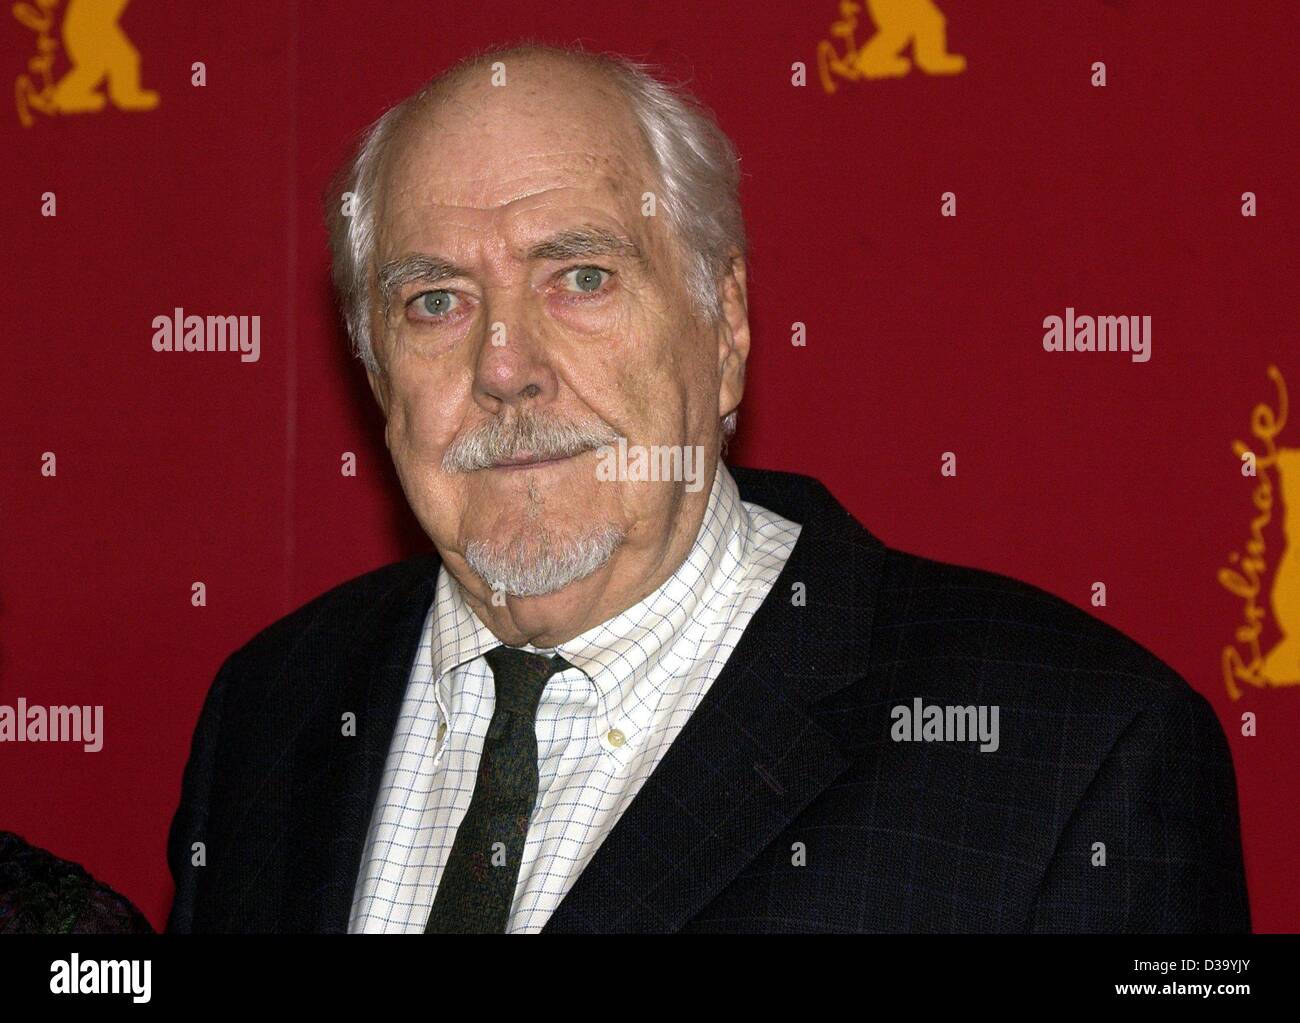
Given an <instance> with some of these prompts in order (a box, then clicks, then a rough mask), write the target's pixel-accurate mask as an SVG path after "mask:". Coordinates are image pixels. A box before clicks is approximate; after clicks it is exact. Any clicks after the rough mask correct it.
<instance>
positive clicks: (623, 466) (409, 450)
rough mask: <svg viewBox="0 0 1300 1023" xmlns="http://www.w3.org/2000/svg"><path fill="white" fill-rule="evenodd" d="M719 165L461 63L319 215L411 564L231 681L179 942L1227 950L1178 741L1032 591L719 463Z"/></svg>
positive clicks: (1163, 684) (517, 73)
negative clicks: (418, 552) (495, 939)
mask: <svg viewBox="0 0 1300 1023" xmlns="http://www.w3.org/2000/svg"><path fill="white" fill-rule="evenodd" d="M738 177H739V175H738V171H737V161H736V156H735V153H734V151H733V149H732V147H731V145H730V144H729V142H728V141H727V139H726V137H725V136H724V135H723V134H722V133H721V131H720V130H719V129H718V128H717V126H716V124H715V123H714V121H713V120H712V119H711V117H710V116H709V115H708V114H707V113H706V112H704V111H703V110H702V109H701V108H700V107H699V106H698V105H696V104H695V103H694V102H693V101H691V100H690V99H689V98H688V97H687V96H685V95H684V94H683V93H682V92H680V91H679V90H676V89H673V88H670V87H667V86H665V85H663V84H661V83H659V82H658V81H656V80H655V79H654V78H653V77H650V76H649V75H648V74H646V73H645V70H644V69H643V68H641V67H639V66H637V65H635V64H632V63H630V62H627V61H624V60H622V59H619V58H614V57H605V56H595V55H590V54H586V53H583V52H581V51H570V50H556V49H551V48H547V47H541V46H533V45H528V46H523V47H514V48H509V49H500V50H495V51H489V52H487V53H484V54H479V55H477V56H475V57H474V58H471V59H469V60H466V61H464V62H462V63H461V64H460V65H458V66H457V67H455V68H453V69H452V70H451V71H450V72H448V73H446V74H444V75H443V76H441V77H439V78H437V79H435V80H434V81H433V82H431V83H430V84H429V85H428V86H426V87H425V88H424V89H423V90H421V91H420V92H419V93H417V94H416V95H414V96H412V97H410V98H409V99H407V100H406V101H404V102H403V103H401V104H400V105H398V106H397V107H395V108H393V109H392V110H390V111H389V112H388V113H386V114H385V115H384V116H383V117H382V118H380V120H379V121H378V122H376V123H375V125H373V126H372V127H371V129H370V130H369V132H368V133H367V134H366V136H365V138H364V140H363V142H362V144H361V146H360V147H359V149H358V151H357V153H356V155H355V157H354V158H353V160H352V161H351V162H350V163H349V164H348V165H347V167H345V168H344V170H343V172H342V173H341V175H340V178H339V180H338V182H337V187H336V189H335V192H334V194H333V197H332V198H331V200H330V204H329V216H330V221H331V230H332V245H333V254H334V268H335V280H336V284H337V286H338V288H339V291H340V295H341V297H342V304H343V308H344V312H345V315H346V319H347V323H348V328H349V333H350V335H351V337H352V339H353V342H354V344H355V346H356V349H357V351H358V354H359V355H360V356H361V358H362V360H363V361H364V364H365V367H366V371H367V373H368V376H369V381H370V385H371V388H372V390H373V393H374V396H375V398H376V400H377V401H378V402H379V404H380V406H382V408H383V411H384V414H385V416H386V418H387V431H386V438H387V444H388V448H389V451H390V452H391V454H392V457H393V461H394V463H395V465H396V467H397V471H398V474H399V477H400V479H401V482H402V487H403V490H404V492H405V494H406V498H407V500H408V501H409V502H410V505H411V508H412V509H413V510H414V512H415V515H416V517H417V518H418V519H419V521H420V524H421V525H422V526H423V527H424V529H425V531H426V532H427V533H428V535H429V537H430V538H431V540H432V541H433V544H434V546H435V547H436V549H437V554H436V555H428V556H423V557H417V558H414V559H411V560H408V561H404V562H402V563H399V564H396V565H392V566H389V567H387V568H384V569H381V570H379V571H377V572H373V573H371V574H369V575H366V576H363V577H361V578H359V579H356V580H353V581H351V582H349V583H346V584H344V585H342V586H340V587H338V588H337V589H335V590H332V591H331V592H329V593H327V594H325V595H324V596H322V597H320V598H318V599H317V600H315V601H313V602H312V603H310V604H308V605H307V606H306V607H304V608H302V609H301V610H299V611H297V612H296V613H294V614H291V615H289V616H288V617H287V618H285V619H283V620H282V621H280V622H278V623H276V624H274V625H272V626H271V627H270V628H268V629H267V630H265V631H264V632H262V633H261V634H260V635H258V636H257V637H255V638H254V639H253V640H251V641H250V642H249V643H248V644H247V645H246V646H244V647H243V648H242V649H240V650H238V651H236V652H235V653H234V654H233V655H232V656H231V657H230V658H229V659H228V660H227V661H226V663H225V664H224V665H223V666H222V668H221V670H220V672H219V673H218V675H217V677H216V680H215V682H214V683H213V686H212V688H211V691H210V693H209V695H208V697H207V701H206V703H205V705H204V708H203V711H202V714H201V717H200V719H199V723H198V727H197V730H196V733H195V736H194V743H193V749H192V752H191V756H190V760H189V764H188V766H187V768H186V771H185V775H184V781H183V786H182V794H181V802H180V806H179V809H178V811H177V813H176V816H175V819H174V820H173V822H172V828H171V834H170V841H169V861H170V866H171V870H172V873H173V876H174V878H175V882H176V899H175V903H174V906H173V909H172V912H171V918H170V921H169V929H170V930H173V931H294V932H303V931H333V932H345V931H346V932H353V933H356V932H375V931H386V932H409V933H464V932H498V933H500V932H507V931H508V932H536V931H547V932H561V931H569V932H572V931H585V932H620V931H736V932H788V931H827V932H830V931H835V932H851V931H1122V930H1141V931H1234V930H1238V931H1239V930H1247V929H1249V914H1248V910H1247V903H1246V896H1245V886H1244V881H1243V871H1242V863H1241V851H1240V843H1239V838H1238V825H1237V805H1236V791H1235V781H1234V777H1233V770H1232V762H1231V759H1230V757H1229V754H1228V750H1227V747H1226V744H1225V742H1224V738H1223V734H1222V731H1221V729H1220V727H1219V725H1218V722H1217V719H1216V718H1215V716H1214V714H1213V712H1212V711H1211V709H1210V708H1209V706H1208V704H1207V703H1206V701H1205V700H1204V699H1203V698H1201V697H1200V696H1198V695H1197V694H1196V693H1194V692H1193V691H1192V690H1191V689H1190V688H1189V687H1188V686H1187V685H1186V683H1185V682H1183V681H1182V680H1181V679H1180V678H1179V677H1178V676H1177V675H1176V674H1174V673H1173V672H1172V671H1171V670H1170V669H1169V668H1167V667H1166V666H1165V665H1163V664H1162V663H1161V662H1160V661H1158V660H1157V659H1156V658H1155V657H1153V656H1152V655H1151V654H1149V653H1147V652H1146V651H1145V650H1143V649H1142V648H1141V647H1139V646H1137V645H1136V644H1134V643H1133V642H1131V641H1129V640H1127V639H1126V638H1125V637H1123V636H1122V635H1120V634H1118V633H1117V632H1115V631H1114V630H1113V629H1111V628H1109V627H1108V626H1106V625H1104V624H1102V623H1101V622H1099V621H1097V620H1095V619H1093V618H1091V617H1090V616H1088V615H1086V614H1084V613H1083V612H1081V611H1079V610H1076V609H1075V608H1073V607H1071V606H1070V605H1068V604H1066V603H1064V602H1063V601H1061V600H1059V599H1056V598H1054V597H1051V596H1049V595H1048V594H1046V593H1044V592H1042V591H1040V590H1037V589H1034V588H1032V587H1030V586H1028V585H1026V584H1023V583H1019V582H1016V581H1014V580H1010V579H1007V578H1004V577H1001V576H996V575H992V574H988V573H985V572H980V571H975V570H971V569H965V568H958V567H954V566H950V565H944V564H939V563H936V562H932V561H927V560H925V559H923V558H920V557H916V556H913V555H910V554H905V553H902V552H899V551H896V550H892V549H890V548H888V547H886V546H884V545H883V544H882V543H881V542H880V541H879V540H877V539H876V538H875V537H873V536H872V535H871V534H870V533H869V532H868V531H867V530H866V529H864V528H863V527H862V526H861V525H860V524H858V523H857V522H856V521H855V520H854V519H853V518H852V517H851V516H850V515H849V514H848V512H847V511H845V509H844V508H843V507H842V506H841V505H840V504H839V503H838V502H837V501H836V500H835V499H834V498H833V497H832V496H831V495H830V494H829V493H828V492H827V490H826V489H825V488H824V487H822V486H821V485H820V484H819V483H817V482H816V481H814V480H812V479H809V478H807V477H804V476H797V475H791V474H785V473H777V472H761V471H756V470H744V469H732V470H728V468H727V467H726V466H725V465H724V464H723V463H722V462H721V460H720V456H721V453H722V451H723V450H724V448H725V443H726V439H727V437H728V436H729V434H730V432H731V430H732V429H734V424H735V417H736V410H737V408H738V406H739V404H740V400H741V394H742V391H743V388H744V379H745V362H746V357H747V355H748V351H749V344H750V332H749V324H748V321H747V317H746V273H745V269H746V268H745V253H746V247H745V238H744V227H743V222H742V219H741V213H740V207H739V201H738V197H737V182H738Z"/></svg>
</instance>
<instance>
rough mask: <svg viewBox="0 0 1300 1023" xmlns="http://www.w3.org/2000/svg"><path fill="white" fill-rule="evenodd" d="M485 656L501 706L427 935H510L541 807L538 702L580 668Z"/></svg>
mask: <svg viewBox="0 0 1300 1023" xmlns="http://www.w3.org/2000/svg"><path fill="white" fill-rule="evenodd" d="M483 656H484V658H485V659H486V660H487V662H488V665H489V666H490V667H491V668H492V679H493V683H494V685H495V687H496V706H495V708H494V709H493V711H492V721H491V722H490V723H489V724H488V730H487V738H486V739H484V741H483V756H482V758H481V759H480V760H479V764H478V777H477V779H476V780H475V782H474V796H473V798H472V799H471V800H470V804H469V809H468V810H466V811H465V819H464V820H462V821H461V822H460V827H459V828H458V829H457V830H456V838H455V841H453V842H452V845H451V853H450V854H449V855H448V857H447V866H446V867H445V868H444V869H443V872H442V879H441V880H440V881H439V883H438V894H437V896H436V897H435V898H434V900H433V909H432V910H430V912H429V920H428V923H426V924H425V927H424V932H425V933H426V934H503V933H505V929H506V924H507V922H508V921H509V919H510V906H511V903H512V902H513V901H514V897H515V884H516V882H517V881H518V880H519V864H520V861H521V860H522V858H523V852H524V838H525V837H526V836H527V835H528V822H529V819H530V818H531V817H532V815H533V804H534V803H536V802H537V732H536V722H537V704H538V702H539V701H540V700H541V698H542V690H543V689H545V688H546V683H547V682H549V681H550V679H551V676H552V675H555V674H557V673H558V672H561V671H563V670H564V669H565V668H569V667H572V665H571V664H569V662H568V661H566V660H565V659H564V658H563V657H561V656H560V655H559V654H556V655H555V656H553V657H546V656H544V655H542V654H531V653H529V652H528V651H527V650H520V649H519V648H517V647H509V646H499V647H496V648H494V649H492V650H489V651H488V652H487V653H486V654H484V655H483Z"/></svg>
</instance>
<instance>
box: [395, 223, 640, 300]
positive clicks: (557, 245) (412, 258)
mask: <svg viewBox="0 0 1300 1023" xmlns="http://www.w3.org/2000/svg"><path fill="white" fill-rule="evenodd" d="M596 256H622V257H624V258H626V259H631V260H634V261H635V262H637V263H639V264H640V265H641V266H642V267H644V266H645V265H646V257H645V254H644V253H643V252H642V251H641V247H640V246H639V245H637V243H636V242H635V241H633V240H632V239H631V238H629V237H627V236H626V235H622V234H618V233H617V232H615V231H611V230H609V229H607V228H603V227H596V226H594V225H583V226H582V227H570V228H565V229H564V230H563V231H557V232H556V233H555V234H553V235H551V236H550V237H549V238H544V239H543V240H542V241H540V242H537V243H535V244H534V245H533V246H532V247H531V248H529V250H528V259H529V261H530V262H538V261H541V260H550V259H553V260H562V259H590V258H593V257H596ZM469 276H471V274H470V272H469V271H468V270H466V269H464V268H463V267H459V266H457V265H456V264H455V263H452V262H451V261H450V260H446V259H443V258H442V257H441V256H431V255H427V254H424V253H411V254H409V255H406V256H401V257H399V258H397V259H392V260H389V261H388V262H387V263H385V264H384V265H383V266H381V267H380V268H379V291H380V294H382V295H385V296H390V295H392V294H393V293H394V292H395V291H397V289H398V288H401V287H402V286H403V285H406V284H411V283H413V282H415V281H418V282H419V283H421V284H437V283H438V282H440V281H446V280H452V279H453V278H456V277H469Z"/></svg>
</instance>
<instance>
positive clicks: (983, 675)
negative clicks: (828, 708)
mask: <svg viewBox="0 0 1300 1023" xmlns="http://www.w3.org/2000/svg"><path fill="white" fill-rule="evenodd" d="M874 643H879V644H883V648H884V649H886V650H888V649H890V647H891V645H892V646H893V647H894V648H896V649H898V650H899V653H900V654H901V655H902V656H904V657H906V656H908V655H911V656H914V657H917V658H934V657H937V658H939V659H940V660H943V661H946V662H947V663H946V665H945V670H944V671H941V672H936V678H938V677H948V678H951V679H953V680H954V682H957V681H960V680H963V679H965V680H968V681H973V680H974V675H976V674H977V675H978V684H979V685H980V686H981V688H982V691H983V693H984V695H986V696H987V695H990V690H994V691H996V690H998V689H1005V688H1008V687H1009V686H1014V687H1015V688H1016V689H1017V690H1020V691H1021V695H1022V696H1032V698H1033V699H1035V700H1037V701H1044V700H1048V701H1050V700H1052V699H1054V698H1059V699H1062V700H1069V701H1071V702H1072V704H1073V706H1075V707H1076V708H1077V707H1078V706H1079V703H1080V701H1081V700H1084V699H1086V700H1089V701H1100V702H1101V704H1102V705H1109V706H1111V707H1114V708H1117V709H1118V708H1119V707H1121V706H1123V705H1128V706H1129V707H1130V709H1132V710H1138V709H1141V708H1143V707H1148V706H1151V705H1153V704H1158V703H1166V702H1169V701H1172V702H1174V703H1180V702H1184V701H1188V700H1190V701H1193V702H1202V703H1203V702H1205V701H1204V698H1203V697H1201V696H1200V694H1199V693H1197V692H1196V691H1195V690H1194V689H1193V688H1192V687H1191V686H1190V685H1188V683H1187V682H1186V681H1185V680H1184V679H1183V678H1182V677H1181V676H1180V675H1179V674H1178V672H1176V671H1175V670H1174V669H1173V668H1171V667H1170V666H1169V665H1168V664H1166V663H1165V662H1164V661H1163V660H1161V659H1160V658H1159V657H1158V656H1157V655H1156V654H1154V653H1153V652H1152V651H1151V650H1149V649H1148V648H1146V647H1145V646H1143V645H1142V644H1141V643H1139V642H1138V641H1136V640H1134V639H1133V638H1132V637H1130V636H1127V635H1125V634H1124V633H1123V632H1121V631H1120V630H1119V629H1117V628H1116V627H1115V626H1113V625H1111V624H1109V623H1108V622H1105V621H1103V620H1101V619H1100V618H1098V617H1096V616H1095V615H1093V614H1090V613H1089V612H1087V611H1084V610H1082V609H1081V608H1079V607H1076V606H1075V605H1074V604H1072V603H1070V602H1069V601H1067V600H1065V599H1063V598H1062V597H1059V596H1056V595H1055V594H1053V593H1049V592H1048V591H1047V590H1044V589H1042V588H1041V587H1038V586H1035V585H1033V584H1032V583H1028V582H1025V581H1023V580H1020V579H1015V578H1012V577H1010V576H1007V575H1003V574H1002V573H999V572H995V571H990V570H987V569H981V568H974V567H970V566H966V565H959V564H953V563H949V562H944V561H937V560H934V559H931V558H927V557H923V556H921V555H917V554H912V553H908V552H906V551H901V550H898V549H896V548H892V547H886V548H885V553H884V556H883V559H882V567H881V580H880V588H879V599H878V601H877V604H876V610H875V615H874V621H873V644H874ZM963 664H965V665H966V666H967V670H960V669H961V668H962V665H963ZM977 666H978V667H977ZM1026 689H1028V690H1029V692H1027V693H1026V692H1024V690H1026ZM1000 695H1005V696H1015V695H1016V693H1015V692H1005V693H1002V694H1000ZM1094 705H1095V704H1094Z"/></svg>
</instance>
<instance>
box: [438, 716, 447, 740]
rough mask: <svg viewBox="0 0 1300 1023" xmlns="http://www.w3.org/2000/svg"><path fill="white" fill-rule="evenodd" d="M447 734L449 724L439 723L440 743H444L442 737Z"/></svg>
mask: <svg viewBox="0 0 1300 1023" xmlns="http://www.w3.org/2000/svg"><path fill="white" fill-rule="evenodd" d="M446 734H447V722H445V721H439V722H438V741H439V742H442V737H443V736H444V735H446Z"/></svg>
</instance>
